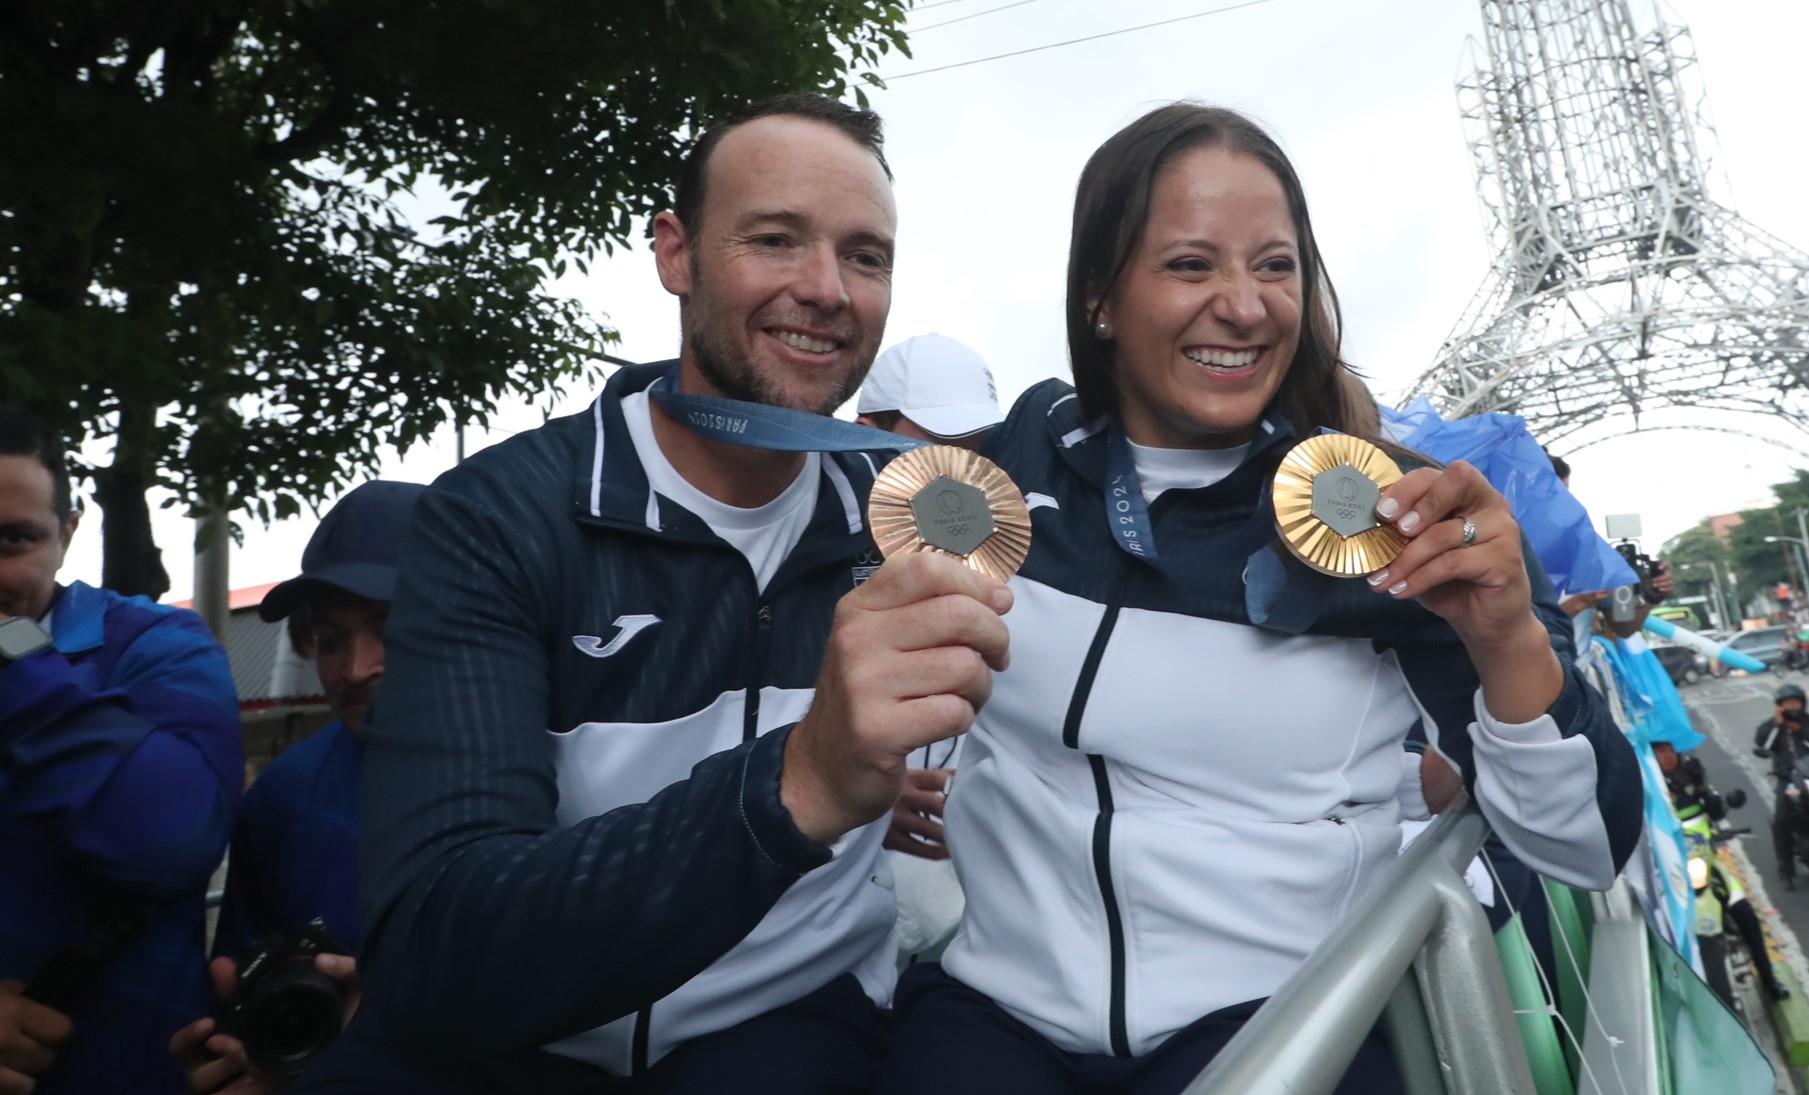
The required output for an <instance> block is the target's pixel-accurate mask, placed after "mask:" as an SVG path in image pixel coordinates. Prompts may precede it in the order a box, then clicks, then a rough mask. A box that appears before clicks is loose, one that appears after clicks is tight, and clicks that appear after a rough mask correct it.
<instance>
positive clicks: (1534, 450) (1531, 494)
mask: <svg viewBox="0 0 1809 1095" xmlns="http://www.w3.org/2000/svg"><path fill="white" fill-rule="evenodd" d="M1381 411H1382V422H1383V425H1384V426H1385V428H1386V429H1387V431H1388V433H1389V435H1390V436H1391V437H1393V438H1394V439H1395V440H1396V441H1398V442H1400V443H1401V444H1402V445H1405V446H1406V447H1408V448H1410V449H1413V450H1415V451H1417V452H1420V453H1423V454H1425V455H1427V456H1430V457H1432V458H1433V459H1434V460H1437V461H1439V462H1440V463H1444V464H1449V463H1451V462H1452V461H1454V460H1462V461H1464V462H1466V463H1468V464H1471V465H1474V466H1475V467H1476V469H1477V470H1478V471H1480V472H1482V474H1483V475H1484V476H1485V477H1487V479H1488V481H1489V482H1490V483H1491V484H1493V485H1494V487H1495V489H1496V490H1498V491H1500V492H1501V493H1502V495H1503V496H1504V497H1505V498H1506V499H1507V500H1508V505H1509V506H1511V507H1512V508H1513V511H1514V520H1516V521H1518V522H1519V523H1520V531H1521V532H1523V533H1525V535H1526V539H1527V542H1528V543H1530V544H1532V547H1533V553H1534V554H1535V555H1537V556H1538V557H1539V562H1540V563H1541V564H1543V565H1544V567H1545V573H1546V574H1548V575H1549V576H1550V577H1551V583H1552V585H1553V586H1555V587H1556V588H1557V590H1558V592H1559V593H1587V592H1591V591H1594V590H1598V589H1613V588H1615V587H1616V586H1624V585H1632V584H1633V583H1634V582H1637V581H1639V578H1638V576H1637V575H1635V574H1634V573H1633V568H1632V567H1630V566H1628V565H1627V561H1626V560H1625V559H1622V558H1621V556H1620V553H1619V552H1617V551H1615V550H1614V547H1613V545H1611V544H1609V543H1608V541H1606V540H1604V539H1602V537H1601V536H1600V534H1598V533H1597V532H1596V531H1595V526H1594V525H1593V524H1592V523H1591V522H1590V520H1589V511H1588V510H1586V509H1584V508H1583V504H1582V503H1581V502H1579V501H1577V499H1576V496H1575V495H1573V494H1571V493H1570V488H1569V487H1566V486H1565V485H1564V484H1563V482H1561V481H1560V480H1559V479H1558V476H1557V473H1556V472H1554V471H1552V467H1551V459H1550V458H1549V457H1547V456H1546V455H1545V450H1544V449H1542V448H1540V447H1539V443H1538V442H1537V441H1535V440H1533V436H1532V434H1530V433H1528V432H1527V430H1526V420H1525V419H1523V418H1520V417H1519V416H1518V415H1511V414H1479V415H1472V416H1471V417H1469V418H1457V419H1451V420H1446V419H1445V418H1442V417H1440V415H1439V413H1438V411H1437V410H1436V409H1434V408H1433V406H1432V403H1431V402H1430V401H1429V400H1427V399H1426V397H1425V396H1421V397H1420V398H1418V399H1415V400H1414V401H1413V402H1412V403H1410V404H1408V405H1407V406H1406V408H1405V409H1403V410H1398V411H1397V410H1395V409H1393V408H1392V407H1383V408H1381Z"/></svg>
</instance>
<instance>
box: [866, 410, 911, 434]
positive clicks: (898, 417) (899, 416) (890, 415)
mask: <svg viewBox="0 0 1809 1095" xmlns="http://www.w3.org/2000/svg"><path fill="white" fill-rule="evenodd" d="M861 417H863V418H865V419H866V420H867V421H869V422H871V423H873V425H874V427H875V428H876V429H881V430H892V429H896V428H897V426H898V424H899V423H900V422H902V421H904V412H903V411H863V412H861Z"/></svg>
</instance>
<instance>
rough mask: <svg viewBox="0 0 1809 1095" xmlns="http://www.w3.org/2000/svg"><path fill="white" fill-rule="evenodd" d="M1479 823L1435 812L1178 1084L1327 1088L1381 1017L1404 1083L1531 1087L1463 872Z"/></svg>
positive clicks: (1269, 1094) (1525, 1094)
mask: <svg viewBox="0 0 1809 1095" xmlns="http://www.w3.org/2000/svg"><path fill="white" fill-rule="evenodd" d="M1488 831H1489V830H1488V823H1487V822H1485V821H1484V820H1483V817H1482V813H1481V812H1480V811H1479V810H1478V809H1477V808H1476V806H1475V804H1474V803H1469V802H1465V803H1464V804H1463V805H1462V806H1461V807H1460V808H1456V809H1452V810H1449V811H1447V812H1446V813H1445V814H1444V815H1443V816H1441V817H1440V818H1439V819H1438V821H1437V822H1435V823H1434V824H1433V825H1432V826H1431V827H1430V828H1429V829H1427V830H1426V831H1425V832H1424V833H1423V834H1421V836H1420V838H1419V839H1418V840H1415V841H1414V842H1413V843H1412V844H1411V845H1409V846H1408V847H1407V849H1406V850H1405V851H1403V852H1402V853H1401V857H1400V859H1399V861H1397V862H1395V863H1393V864H1391V865H1390V866H1389V869H1388V870H1387V871H1386V872H1385V873H1384V875H1383V876H1382V878H1380V879H1379V880H1378V881H1377V883H1376V884H1375V885H1374V886H1373V887H1372V888H1371V890H1370V892H1369V894H1368V895H1366V896H1365V897H1364V898H1363V899H1362V900H1361V901H1360V902H1358V904H1357V906H1356V908H1355V909H1354V910H1352V912H1351V913H1350V914H1349V915H1348V916H1346V917H1345V919H1344V922H1343V923H1342V924H1340V925H1339V926H1338V928H1337V929H1336V930H1335V931H1333V932H1332V934H1331V935H1330V936H1329V937H1328V938H1327V939H1326V940H1325V942H1324V943H1322V944H1320V946H1319V948H1318V949H1317V950H1315V951H1314V952H1313V954H1312V955H1311V956H1310V957H1309V958H1308V959H1307V961H1306V962H1305V963H1304V964H1303V965H1302V966H1301V967H1300V969H1299V970H1297V971H1295V973H1294V975H1293V976H1292V977H1290V978H1289V979H1288V980H1287V982H1286V983H1285V984H1283V985H1282V987H1281V988H1280V989H1279V990H1278V991H1277V992H1276V993H1275V995H1274V996H1272V997H1270V998H1269V1001H1268V1002H1267V1003H1266V1004H1264V1005H1263V1007H1262V1008H1261V1010H1259V1011H1258V1012H1257V1013H1256V1015H1255V1016H1253V1017H1252V1018H1251V1019H1250V1021H1249V1022H1248V1023H1247V1024H1245V1026H1244V1029H1243V1030H1242V1031H1241V1032H1239V1033H1238V1035H1237V1037H1235V1038H1233V1039H1232V1040H1231V1042H1230V1044H1229V1045H1227V1046H1226V1047H1225V1049H1224V1050H1223V1051H1222V1052H1220V1053H1219V1055H1218V1056H1217V1057H1216V1058H1215V1059H1214V1060H1213V1062H1212V1063H1211V1064H1210V1065H1209V1066H1207V1068H1206V1071H1204V1072H1202V1073H1201V1074H1200V1075H1199V1077H1198V1078H1196V1079H1195V1080H1194V1082H1193V1083H1192V1084H1190V1085H1189V1086H1188V1088H1187V1095H1229V1093H1233V1092H1235V1093H1236V1095H1329V1093H1330V1092H1331V1091H1332V1089H1333V1088H1335V1087H1337V1085H1338V1082H1339V1080H1340V1079H1342V1078H1343V1076H1344V1072H1345V1069H1346V1068H1348V1067H1349V1065H1350V1062H1351V1058H1352V1057H1354V1056H1355V1055H1356V1052H1357V1050H1358V1048H1359V1047H1361V1046H1362V1044H1363V1041H1364V1039H1366V1038H1367V1037H1369V1034H1370V1032H1371V1030H1373V1029H1374V1028H1375V1026H1376V1023H1377V1022H1378V1020H1380V1021H1382V1022H1383V1023H1384V1024H1385V1027H1384V1029H1385V1030H1386V1032H1387V1033H1388V1036H1389V1039H1390V1041H1391V1042H1392V1043H1393V1045H1394V1049H1395V1055H1396V1058H1397V1059H1398V1060H1399V1062H1400V1065H1401V1072H1402V1076H1403V1079H1404V1081H1405V1083H1406V1086H1407V1091H1408V1093H1409V1095H1484V1093H1486V1095H1533V1093H1534V1087H1533V1078H1532V1072H1531V1069H1530V1068H1529V1066H1528V1064H1527V1059H1526V1052H1525V1050H1524V1048H1523V1047H1522V1045H1521V1041H1520V1036H1519V1028H1518V1026H1517V1025H1516V1022H1515V1018H1514V1006H1513V1003H1512V1001H1511V1000H1510V999H1509V996H1508V988H1507V980H1506V978H1505V976H1504V975H1503V973H1502V968H1501V958H1500V955H1499V954H1498V953H1497V951H1496V949H1495V938H1494V934H1493V932H1491V931H1490V929H1489V922H1488V917H1487V916H1486V915H1484V913H1483V911H1482V906H1480V905H1478V904H1477V902H1476V898H1475V896H1474V895H1473V894H1472V893H1471V892H1470V888H1469V887H1468V886H1467V885H1465V883H1464V880H1463V872H1464V870H1465V869H1466V868H1467V867H1468V866H1469V863H1470V861H1471V860H1472V859H1473V858H1474V857H1475V856H1476V853H1477V851H1478V850H1479V849H1480V848H1481V847H1482V842H1483V840H1484V838H1486V837H1487V836H1488ZM1409 971H1411V972H1412V973H1413V974H1414V977H1413V978H1411V979H1409V978H1408V977H1407V974H1408V973H1409Z"/></svg>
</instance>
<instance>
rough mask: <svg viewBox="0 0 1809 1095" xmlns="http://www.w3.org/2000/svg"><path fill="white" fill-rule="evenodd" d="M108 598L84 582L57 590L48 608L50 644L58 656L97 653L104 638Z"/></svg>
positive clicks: (72, 583)
mask: <svg viewBox="0 0 1809 1095" xmlns="http://www.w3.org/2000/svg"><path fill="white" fill-rule="evenodd" d="M106 615H107V595H106V594H105V593H103V592H101V591H100V590H98V589H95V588H94V587H93V586H91V585H89V584H87V583H86V582H70V583H69V584H68V585H66V586H61V587H59V590H58V594H57V599H56V602H55V603H54V604H52V605H51V606H50V628H49V630H50V642H51V645H52V646H54V647H55V648H56V650H57V652H58V653H59V654H82V653H86V652H87V651H90V650H97V649H99V648H100V645H101V643H102V642H103V641H105V639H106Z"/></svg>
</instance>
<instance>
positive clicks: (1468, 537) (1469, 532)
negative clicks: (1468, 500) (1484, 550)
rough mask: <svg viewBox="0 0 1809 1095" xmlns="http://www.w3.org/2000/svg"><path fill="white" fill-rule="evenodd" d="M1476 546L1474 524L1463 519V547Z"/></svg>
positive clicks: (1467, 519)
mask: <svg viewBox="0 0 1809 1095" xmlns="http://www.w3.org/2000/svg"><path fill="white" fill-rule="evenodd" d="M1475 546H1476V522H1474V521H1472V520H1470V519H1469V518H1468V517H1466V518H1464V547H1475Z"/></svg>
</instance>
